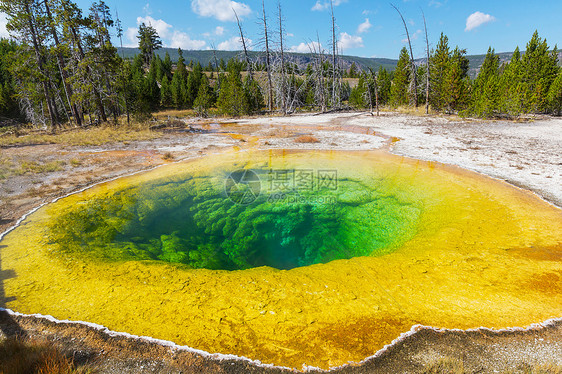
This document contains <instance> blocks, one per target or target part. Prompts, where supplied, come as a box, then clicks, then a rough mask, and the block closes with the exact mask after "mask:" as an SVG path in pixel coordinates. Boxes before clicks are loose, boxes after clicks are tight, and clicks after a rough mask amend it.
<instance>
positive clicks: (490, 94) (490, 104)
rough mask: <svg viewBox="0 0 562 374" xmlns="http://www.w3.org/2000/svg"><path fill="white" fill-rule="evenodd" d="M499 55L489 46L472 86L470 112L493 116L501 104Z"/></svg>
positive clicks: (482, 115) (481, 115) (480, 115)
mask: <svg viewBox="0 0 562 374" xmlns="http://www.w3.org/2000/svg"><path fill="white" fill-rule="evenodd" d="M499 61H500V59H499V56H498V55H496V54H495V52H494V50H493V49H492V48H491V47H490V48H489V49H488V53H487V54H486V57H485V58H484V62H483V63H482V66H481V67H480V71H479V73H478V76H477V77H476V80H475V81H474V84H473V87H472V102H471V106H470V112H471V113H473V114H475V115H477V116H479V117H493V116H496V115H497V114H498V113H499V110H500V106H501V96H500V76H499Z"/></svg>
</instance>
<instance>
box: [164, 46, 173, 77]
mask: <svg viewBox="0 0 562 374" xmlns="http://www.w3.org/2000/svg"><path fill="white" fill-rule="evenodd" d="M162 73H163V75H164V76H166V77H168V80H171V79H172V59H171V58H170V54H169V53H168V52H167V51H166V55H165V56H164V61H163V62H162Z"/></svg>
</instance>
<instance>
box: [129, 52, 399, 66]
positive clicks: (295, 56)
mask: <svg viewBox="0 0 562 374" xmlns="http://www.w3.org/2000/svg"><path fill="white" fill-rule="evenodd" d="M118 50H119V55H122V56H124V57H125V58H134V57H135V55H137V54H139V53H140V52H139V50H138V49H137V48H123V49H121V48H118ZM166 52H168V53H169V54H170V58H171V59H172V61H173V62H177V61H178V58H179V54H178V50H177V49H173V48H162V49H159V50H158V51H157V54H158V55H159V56H160V57H161V58H162V59H163V58H164V56H165V55H166ZM215 53H216V57H217V60H220V59H221V58H222V59H223V60H225V61H228V60H230V59H231V58H235V57H236V58H240V59H241V58H243V53H242V51H216V52H214V51H183V58H184V59H185V61H186V62H187V63H189V61H193V62H199V63H200V64H201V65H202V66H203V67H205V66H207V65H209V62H214V58H215ZM250 56H251V57H252V59H254V60H255V59H257V60H259V59H260V58H261V56H262V53H260V52H250ZM286 57H287V58H288V59H289V60H290V61H291V62H293V63H296V64H297V65H298V66H299V68H305V67H306V65H308V64H309V63H311V62H312V61H313V56H312V55H311V54H309V53H293V52H287V53H286ZM326 57H327V56H326ZM340 59H341V61H342V63H343V66H344V67H345V68H346V69H349V67H350V66H351V64H352V63H354V62H355V64H356V65H357V66H358V67H360V68H363V69H368V68H371V69H379V67H381V66H382V67H384V68H386V69H388V70H394V69H395V68H396V63H397V60H393V59H388V58H365V57H355V56H340Z"/></svg>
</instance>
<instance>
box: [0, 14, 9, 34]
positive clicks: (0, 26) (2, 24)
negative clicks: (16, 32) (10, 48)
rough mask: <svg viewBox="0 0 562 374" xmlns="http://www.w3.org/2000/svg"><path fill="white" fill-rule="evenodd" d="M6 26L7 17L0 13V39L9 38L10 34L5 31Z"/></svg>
mask: <svg viewBox="0 0 562 374" xmlns="http://www.w3.org/2000/svg"><path fill="white" fill-rule="evenodd" d="M7 24H8V16H7V15H6V14H5V13H0V38H9V37H10V33H9V32H8V30H7V29H6V25H7Z"/></svg>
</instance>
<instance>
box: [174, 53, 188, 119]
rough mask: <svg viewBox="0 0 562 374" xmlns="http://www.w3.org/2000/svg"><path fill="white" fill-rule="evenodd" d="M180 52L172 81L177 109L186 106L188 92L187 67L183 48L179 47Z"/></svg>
mask: <svg viewBox="0 0 562 374" xmlns="http://www.w3.org/2000/svg"><path fill="white" fill-rule="evenodd" d="M178 54H179V59H178V64H177V66H176V70H175V71H174V75H173V77H172V83H171V91H172V103H173V105H174V106H175V107H176V108H177V109H183V108H184V107H185V97H186V93H187V87H186V86H187V69H186V67H185V60H184V58H183V52H182V50H181V49H178Z"/></svg>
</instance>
